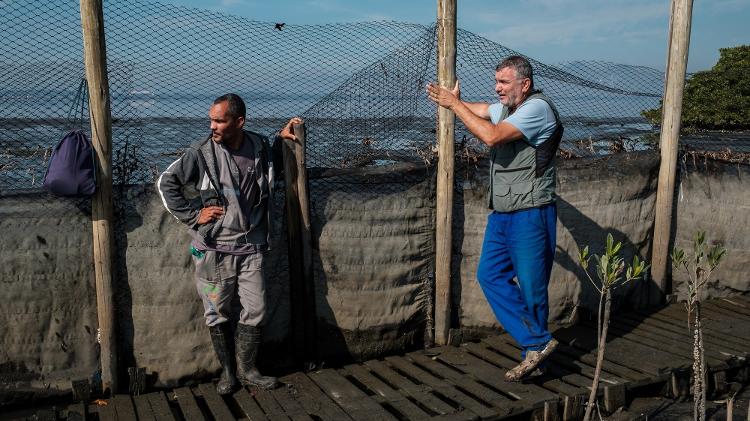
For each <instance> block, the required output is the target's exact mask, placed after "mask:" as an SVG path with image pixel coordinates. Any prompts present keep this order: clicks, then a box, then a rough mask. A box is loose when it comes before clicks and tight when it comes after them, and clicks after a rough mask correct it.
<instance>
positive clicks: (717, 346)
mask: <svg viewBox="0 0 750 421" xmlns="http://www.w3.org/2000/svg"><path fill="white" fill-rule="evenodd" d="M621 318H622V319H624V320H627V321H628V322H630V323H636V324H642V325H644V326H648V327H650V328H653V329H655V330H656V331H657V332H659V333H661V334H664V335H670V336H671V337H674V338H675V339H676V340H682V341H685V343H688V344H692V341H693V339H692V336H691V333H690V331H689V330H688V328H687V320H685V321H683V322H682V323H681V324H680V323H678V322H677V321H676V320H674V319H672V318H669V317H667V316H658V315H657V316H654V317H648V318H643V317H642V316H632V315H622V316H621ZM665 318H666V320H664V319H665ZM704 342H705V345H706V346H707V347H708V349H710V350H711V351H710V352H712V353H716V354H717V355H722V356H726V357H731V356H733V355H734V356H744V355H745V354H747V348H746V347H744V346H740V345H737V344H734V343H732V342H729V341H722V340H719V341H717V340H716V338H712V337H704Z"/></svg>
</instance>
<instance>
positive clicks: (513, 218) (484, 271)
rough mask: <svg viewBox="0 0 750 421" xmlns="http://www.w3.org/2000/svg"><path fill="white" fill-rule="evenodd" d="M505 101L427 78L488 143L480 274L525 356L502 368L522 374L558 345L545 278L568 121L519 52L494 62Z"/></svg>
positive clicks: (536, 368)
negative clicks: (473, 97) (471, 95)
mask: <svg viewBox="0 0 750 421" xmlns="http://www.w3.org/2000/svg"><path fill="white" fill-rule="evenodd" d="M495 92H497V94H498V96H499V97H500V103H495V104H487V103H476V102H467V101H463V100H461V99H460V87H459V84H458V82H456V87H455V88H454V89H453V90H448V89H445V88H442V87H440V86H437V85H434V84H429V85H427V93H428V95H429V97H430V99H431V100H432V101H433V102H435V103H437V104H438V105H440V106H442V107H445V108H448V109H451V110H453V112H454V113H455V114H456V116H458V118H460V119H461V121H463V123H464V125H465V126H466V128H467V129H469V131H471V133H472V134H474V136H476V137H477V138H478V139H479V140H481V141H482V142H484V143H485V144H487V145H488V146H490V147H491V151H490V189H489V207H490V209H492V213H491V214H490V215H489V217H488V221H487V228H486V230H485V234H484V244H483V245H482V255H481V257H480V259H479V268H478V270H477V279H478V280H479V283H480V285H481V286H482V290H483V291H484V294H485V296H486V297H487V301H488V302H489V304H490V306H491V307H492V310H493V311H494V313H495V316H496V317H497V319H498V321H499V322H500V324H501V325H502V326H503V327H504V328H505V330H506V331H508V333H509V334H510V335H511V336H512V337H513V338H514V339H515V340H516V341H517V342H518V344H519V345H520V347H521V349H522V352H521V358H522V361H521V364H519V365H518V366H517V367H514V368H512V369H510V370H508V372H507V373H506V374H505V379H506V380H508V381H519V380H522V379H524V378H526V377H530V376H535V375H539V374H542V370H541V366H540V363H542V361H544V360H545V359H546V358H547V357H548V356H549V355H550V354H551V353H552V351H554V349H555V347H557V341H556V340H555V339H553V338H552V335H551V334H550V332H549V330H548V329H547V317H548V315H549V305H548V296H547V285H548V284H549V278H550V272H551V270H552V263H553V260H554V256H555V225H556V222H557V207H556V204H555V180H556V166H555V153H556V152H557V148H558V147H559V145H560V139H561V138H562V133H563V126H562V123H561V122H560V117H559V114H558V112H557V109H556V108H555V106H554V104H553V103H552V101H550V99H549V98H547V97H546V96H545V95H543V94H542V93H541V91H538V90H535V89H534V77H533V70H532V68H531V64H530V63H529V61H528V60H527V59H526V58H524V57H521V56H510V57H507V58H505V59H504V60H503V61H501V62H500V64H498V65H497V67H496V69H495Z"/></svg>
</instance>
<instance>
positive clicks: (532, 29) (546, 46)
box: [160, 0, 750, 72]
mask: <svg viewBox="0 0 750 421" xmlns="http://www.w3.org/2000/svg"><path fill="white" fill-rule="evenodd" d="M160 2H161V3H172V4H179V5H185V6H189V7H196V8H201V9H211V10H215V11H220V12H222V13H226V14H231V15H238V16H243V17H247V18H250V19H253V20H258V21H266V22H286V23H290V24H299V25H304V24H323V23H334V22H358V21H377V20H392V21H399V22H411V23H421V24H425V25H429V24H431V23H432V22H434V21H435V17H436V14H437V11H436V4H437V1H436V0H367V1H365V0H161V1H160ZM457 2H458V6H457V7H458V27H460V28H463V29H466V30H468V31H471V32H474V33H476V34H479V35H481V36H483V37H485V38H489V39H491V40H493V41H495V42H498V43H500V44H503V45H505V46H507V47H509V48H511V49H514V50H516V51H519V52H521V53H523V54H525V55H528V56H530V57H533V58H535V59H538V60H540V61H542V62H546V63H550V64H554V63H560V62H565V61H575V60H603V61H611V62H616V63H624V64H634V65H644V66H650V67H655V68H657V69H664V67H665V60H666V56H665V53H666V48H667V27H668V23H669V4H670V1H669V0H525V1H520V0H457ZM749 22H750V0H695V1H694V5H693V23H692V33H691V40H690V58H689V64H688V71H691V72H693V71H697V70H704V69H708V68H710V67H711V66H712V65H713V64H714V63H715V62H716V60H717V59H718V57H719V48H721V47H729V46H736V45H742V44H750V29H748V28H750V23H749Z"/></svg>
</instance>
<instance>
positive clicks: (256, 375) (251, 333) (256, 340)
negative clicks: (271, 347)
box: [235, 323, 279, 389]
mask: <svg viewBox="0 0 750 421" xmlns="http://www.w3.org/2000/svg"><path fill="white" fill-rule="evenodd" d="M235 340H236V342H235V345H236V347H237V380H239V381H240V383H242V384H243V385H245V386H256V387H259V388H261V389H273V388H275V387H276V386H278V385H279V382H278V380H276V377H270V376H263V375H261V374H260V372H259V371H258V369H257V368H256V367H255V361H256V359H257V358H258V347H259V346H260V329H259V328H257V327H255V326H249V325H243V324H242V323H238V324H237V337H236V338H235Z"/></svg>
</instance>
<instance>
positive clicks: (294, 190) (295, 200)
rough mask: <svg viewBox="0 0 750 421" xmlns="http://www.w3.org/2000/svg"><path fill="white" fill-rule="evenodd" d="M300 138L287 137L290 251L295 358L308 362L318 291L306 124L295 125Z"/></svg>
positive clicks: (312, 349)
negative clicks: (306, 155)
mask: <svg viewBox="0 0 750 421" xmlns="http://www.w3.org/2000/svg"><path fill="white" fill-rule="evenodd" d="M294 135H295V136H296V137H297V140H296V141H291V140H284V144H283V145H284V146H283V153H284V182H285V183H284V184H285V185H286V211H287V213H286V220H287V233H288V237H287V240H288V253H289V280H290V286H289V294H290V297H291V307H292V336H293V341H294V345H295V358H296V359H297V361H298V362H304V358H305V355H308V358H309V355H310V354H309V352H311V351H313V352H314V349H315V324H316V317H315V295H314V288H313V268H312V235H311V233H310V202H309V199H308V197H309V196H308V192H307V168H306V167H305V137H306V131H305V126H304V124H297V125H294ZM305 351H307V353H306V352H305Z"/></svg>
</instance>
